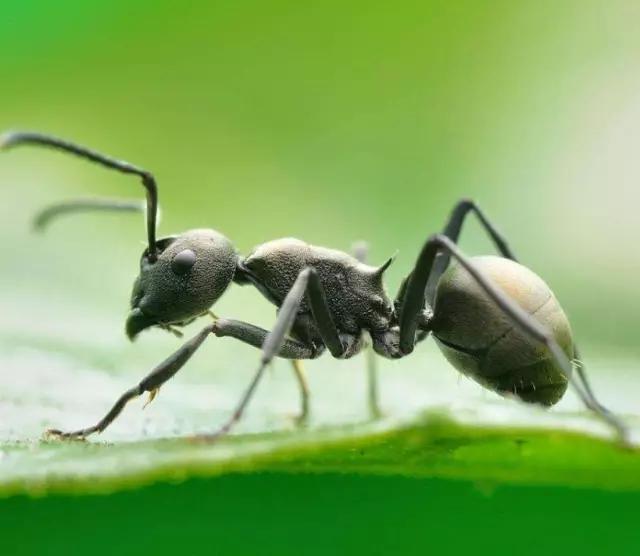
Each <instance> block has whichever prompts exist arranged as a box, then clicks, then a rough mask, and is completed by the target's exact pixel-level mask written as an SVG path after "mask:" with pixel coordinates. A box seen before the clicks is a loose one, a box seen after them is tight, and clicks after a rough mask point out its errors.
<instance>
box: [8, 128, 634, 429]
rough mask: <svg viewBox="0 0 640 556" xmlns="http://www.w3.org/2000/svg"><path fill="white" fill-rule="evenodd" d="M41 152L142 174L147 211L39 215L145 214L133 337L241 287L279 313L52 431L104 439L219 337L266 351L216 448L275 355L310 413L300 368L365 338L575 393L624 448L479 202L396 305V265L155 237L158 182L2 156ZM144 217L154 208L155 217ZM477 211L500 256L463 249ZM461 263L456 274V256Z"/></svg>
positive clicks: (498, 386)
mask: <svg viewBox="0 0 640 556" xmlns="http://www.w3.org/2000/svg"><path fill="white" fill-rule="evenodd" d="M19 145H38V146H43V147H49V148H53V149H57V150H59V151H63V152H66V153H70V154H73V155H76V156H79V157H81V158H84V159H87V160H90V161H92V162H95V163H97V164H99V165H102V166H105V167H107V168H110V169H112V170H116V171H118V172H121V173H124V174H132V175H135V176H138V177H139V178H140V179H141V181H142V185H143V186H144V188H145V190H146V203H145V204H144V205H143V204H141V203H139V202H131V201H121V200H107V199H98V198H97V199H75V200H70V201H67V202H63V203H59V204H56V205H53V206H51V207H48V208H47V209H45V210H44V211H42V212H41V213H40V214H39V215H38V217H37V219H36V226H38V227H40V228H42V227H44V226H45V225H46V224H47V223H48V222H49V221H50V220H51V219H53V218H55V217H57V216H59V215H60V214H64V213H68V212H74V211H87V210H115V211H140V210H143V211H145V212H146V224H147V240H148V246H147V248H146V249H145V250H144V252H143V253H142V257H141V259H140V274H139V276H138V277H137V279H136V281H135V283H134V285H133V292H132V295H131V312H130V313H129V316H128V318H127V321H126V333H127V335H128V337H129V338H130V339H131V340H133V339H134V338H135V337H136V336H137V335H138V334H139V333H140V332H141V331H143V330H145V329H148V328H150V327H154V326H155V327H159V328H162V329H165V330H168V331H171V332H174V333H178V334H179V328H180V327H182V326H184V325H186V324H188V323H191V322H192V321H194V320H195V319H197V318H198V317H200V316H204V315H207V314H210V315H213V313H211V307H212V306H213V305H214V304H215V302H216V301H217V300H218V299H219V298H220V296H221V295H222V294H223V293H224V292H225V291H226V290H227V288H228V287H229V286H230V285H231V283H232V282H235V283H236V284H239V285H252V286H254V287H255V288H257V289H258V291H259V292H260V293H262V295H263V296H264V297H265V298H266V299H267V300H268V301H270V302H271V303H273V304H274V305H275V306H276V307H277V318H276V322H275V324H274V326H273V328H272V329H271V330H270V331H268V330H264V329H262V328H260V327H258V326H255V325H253V324H250V323H247V322H241V321H237V320H231V319H226V318H217V317H215V316H214V322H213V323H212V324H208V325H206V326H205V327H204V328H203V329H202V330H201V331H200V332H199V333H198V334H197V335H195V336H194V337H193V338H191V339H190V340H188V341H187V342H186V343H184V344H183V345H182V346H181V347H180V348H179V349H178V350H177V351H176V352H175V353H173V354H172V355H170V356H169V357H168V358H167V359H165V360H164V361H163V362H162V363H160V364H159V365H158V366H157V367H155V368H154V369H153V370H152V371H151V372H150V373H149V374H148V375H147V376H146V377H145V378H143V379H142V380H141V381H140V382H139V383H138V384H137V385H136V386H134V387H133V388H131V389H129V390H127V391H126V392H125V393H124V394H122V396H121V397H120V398H119V399H118V400H117V401H116V402H115V404H114V405H113V407H112V408H111V410H110V411H109V412H108V413H107V414H106V415H105V416H104V417H103V418H102V419H101V420H100V421H99V422H98V423H97V424H95V425H94V426H91V427H88V428H84V429H80V430H77V431H73V432H62V431H60V430H50V431H48V433H49V434H50V435H53V436H57V437H61V438H80V439H84V438H85V437H87V436H89V435H91V434H93V433H96V432H102V431H103V430H105V429H106V428H107V427H108V426H109V424H110V423H111V422H112V421H113V420H114V419H115V418H116V417H117V416H118V415H119V414H120V412H121V411H122V409H123V408H124V406H125V405H126V404H127V403H128V402H129V401H130V400H131V399H133V398H135V397H138V396H140V395H142V394H143V393H145V392H148V393H149V401H151V400H153V398H154V397H155V395H156V394H157V392H158V390H159V388H160V387H161V386H162V384H164V383H165V382H166V381H167V380H169V379H170V378H171V377H173V376H174V375H175V374H176V373H177V372H178V371H179V370H180V369H181V368H182V367H183V366H184V365H185V363H186V362H187V361H188V360H189V359H190V358H191V356H192V355H193V354H194V353H195V352H196V351H197V350H198V348H199V347H200V346H201V345H202V343H203V342H204V341H205V340H206V339H207V338H209V337H210V336H211V335H214V336H217V337H231V338H235V339H236V340H239V341H241V342H244V343H246V344H250V345H252V346H254V347H256V348H258V349H260V350H261V357H260V363H259V366H258V369H257V371H256V373H255V375H254V377H253V379H252V381H251V382H250V384H249V386H248V388H247V389H246V391H245V392H244V394H243V396H242V398H241V399H240V402H239V403H238V405H237V407H236V409H235V411H234V412H233V414H232V415H231V416H230V418H229V419H228V420H227V421H226V422H225V423H224V424H223V425H222V426H221V427H220V428H219V429H218V430H217V431H216V432H214V433H212V434H207V435H201V436H200V437H198V438H201V439H205V440H214V439H217V438H218V437H220V436H222V435H224V434H226V433H227V432H228V431H229V430H230V429H231V428H232V426H233V425H234V424H235V423H236V422H237V421H238V420H240V418H241V417H242V415H243V413H244V411H245V409H246V407H247V405H248V403H249V401H250V400H251V397H252V395H253V394H254V392H255V390H256V388H257V386H258V383H259V382H260V379H261V377H262V376H263V374H264V371H265V369H266V367H267V365H268V364H269V363H270V362H271V361H272V359H273V358H274V357H276V356H277V357H282V358H285V359H290V360H293V361H294V363H295V369H296V371H297V377H298V380H299V382H300V387H301V391H302V394H303V399H304V401H303V408H306V395H307V390H306V384H305V382H304V375H302V370H301V367H300V366H299V365H297V363H298V362H299V361H300V360H303V359H315V358H317V357H319V356H320V355H322V353H323V352H324V351H325V350H328V351H329V353H331V355H332V356H333V357H335V358H338V359H348V358H350V357H353V356H354V355H356V354H357V353H358V352H360V351H361V350H362V348H363V347H364V346H365V345H366V343H367V342H365V339H364V336H365V334H366V335H368V337H369V339H370V343H371V346H372V348H373V350H374V352H375V353H376V354H377V355H380V356H382V357H386V358H389V359H399V358H401V357H404V356H406V355H409V354H410V353H411V352H412V351H413V349H414V347H415V345H416V344H417V343H418V342H421V341H423V340H425V339H426V338H427V336H428V335H429V334H431V335H432V336H433V337H434V340H435V342H436V343H437V345H438V347H439V348H440V349H441V351H442V352H443V354H444V356H445V357H446V358H447V360H448V361H449V362H450V363H451V364H452V365H453V366H454V367H455V368H457V369H458V370H459V371H460V372H461V373H463V374H465V375H467V376H468V377H470V378H472V379H474V380H475V381H476V382H478V383H479V384H480V385H482V386H483V387H485V388H487V389H489V390H492V391H495V392H497V393H498V394H501V395H503V396H512V397H515V398H518V399H520V400H522V401H524V402H529V403H534V404H540V405H543V406H552V405H554V404H555V403H557V402H558V401H559V400H560V399H561V398H562V396H563V395H564V393H565V391H566V390H567V387H568V384H569V383H571V384H572V385H573V387H574V389H575V391H576V393H577V395H578V396H579V397H580V399H581V400H582V401H583V403H584V404H585V405H586V407H587V408H589V409H590V410H591V411H593V412H594V413H595V414H596V415H597V416H598V417H600V418H601V419H602V420H604V421H605V422H606V423H608V424H609V425H610V426H611V427H612V428H613V429H614V431H615V432H616V433H617V435H618V437H619V438H620V439H621V440H622V441H627V438H628V433H627V429H626V427H625V426H624V425H623V424H622V423H621V422H620V421H619V420H618V418H617V417H616V416H614V415H613V414H612V413H611V412H610V411H609V410H607V409H606V408H605V407H603V406H602V405H601V404H600V403H599V402H598V401H597V400H596V398H595V396H594V393H593V391H592V389H591V387H590V385H589V382H588V380H587V377H586V374H585V371H584V368H583V366H582V365H581V364H576V365H575V368H574V364H573V362H574V359H576V360H577V359H578V358H579V355H578V351H577V348H576V346H575V343H574V341H573V336H572V331H571V327H570V325H569V321H568V319H567V317H566V315H565V313H564V312H563V310H562V308H561V306H560V304H559V303H558V301H557V299H556V297H555V296H554V295H553V293H552V292H551V290H550V289H549V287H548V286H547V285H546V284H545V282H544V281H543V280H542V279H541V278H539V277H538V276H537V275H536V274H534V273H533V272H532V271H531V270H529V269H527V268H526V267H524V266H522V265H521V264H519V263H518V262H517V261H516V257H515V256H514V254H513V251H512V250H511V249H510V247H509V246H508V244H507V242H506V241H505V239H504V238H503V236H502V235H501V234H500V233H499V232H498V231H497V230H496V228H495V227H494V226H493V224H492V223H491V222H490V221H489V219H488V218H487V217H486V216H485V214H484V213H483V212H482V211H481V210H480V208H479V207H478V206H477V205H476V204H475V203H474V202H472V201H470V200H462V201H460V202H459V203H457V204H456V205H455V207H454V209H453V211H452V213H451V215H450V218H449V220H448V222H447V224H446V226H445V228H444V231H443V232H442V233H439V234H434V235H432V236H430V237H429V238H428V239H427V240H426V242H425V244H424V246H423V247H422V250H421V251H420V253H419V255H418V258H417V261H416V263H415V267H414V268H413V270H412V271H411V273H410V274H409V275H408V276H407V277H406V278H405V279H404V281H403V282H402V284H401V286H400V289H399V292H398V294H397V296H396V298H395V300H393V301H392V300H391V299H390V298H389V297H388V295H387V293H386V291H385V287H384V283H383V275H384V272H385V270H386V269H387V268H388V267H389V265H390V264H391V262H392V260H393V258H391V259H389V260H388V261H386V262H385V263H384V264H383V265H382V266H380V267H374V266H370V265H368V264H365V262H364V261H363V260H362V259H363V255H362V249H361V250H360V251H361V252H360V256H359V257H358V256H354V255H350V254H347V253H345V252H341V251H337V250H333V249H328V248H325V247H317V246H313V245H309V244H307V243H305V242H303V241H300V240H297V239H292V238H286V239H277V240H274V241H269V242H267V243H263V244H262V245H259V246H257V247H256V248H254V249H253V251H252V252H251V253H250V254H249V256H247V257H242V256H241V255H239V254H238V253H237V252H236V250H235V248H234V247H233V245H232V243H231V241H230V240H229V239H227V238H226V237H225V236H224V235H222V234H221V233H219V232H217V231H215V230H211V229H198V230H190V231H187V232H184V233H182V234H179V235H173V236H169V237H165V238H162V239H156V219H157V213H158V189H157V186H156V180H155V178H154V176H153V174H151V173H150V172H148V171H146V170H143V169H141V168H138V167H137V166H134V165H132V164H129V163H128V162H124V161H120V160H116V159H114V158H111V157H108V156H105V155H102V154H100V153H98V152H96V151H93V150H90V149H88V148H85V147H82V146H80V145H77V144H74V143H71V142H68V141H64V140H61V139H58V138H55V137H52V136H49V135H44V134H41V133H34V132H10V133H7V134H5V135H4V136H2V137H1V138H0V149H8V148H11V147H15V146H19ZM145 209H146V210H145ZM471 213H473V214H475V215H476V217H477V218H478V219H479V221H480V224H481V225H482V227H483V229H484V230H485V232H486V233H487V234H488V236H489V237H490V238H491V240H492V241H493V243H494V245H495V247H496V249H497V251H498V252H499V253H500V255H501V256H483V257H471V258H469V257H467V256H466V255H465V254H463V252H462V251H461V250H460V249H459V248H458V247H457V241H458V237H459V235H460V231H461V229H462V225H463V223H464V220H465V218H466V217H467V216H468V215H469V214H471ZM452 258H453V259H454V260H455V261H456V263H457V264H453V265H450V262H451V259H452Z"/></svg>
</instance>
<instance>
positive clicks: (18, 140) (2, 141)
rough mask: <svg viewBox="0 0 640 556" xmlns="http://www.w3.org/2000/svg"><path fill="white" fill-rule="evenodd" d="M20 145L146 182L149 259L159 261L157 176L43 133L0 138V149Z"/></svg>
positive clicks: (19, 133)
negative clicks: (59, 153)
mask: <svg viewBox="0 0 640 556" xmlns="http://www.w3.org/2000/svg"><path fill="white" fill-rule="evenodd" d="M19 145H38V146H42V147H49V148H52V149H56V150H59V151H63V152H66V153H70V154H73V155H75V156H79V157H80V158H84V159H87V160H90V161H91V162H95V163H96V164H100V165H101V166H105V167H107V168H110V169H112V170H116V171H118V172H121V173H123V174H133V175H136V176H139V177H140V178H141V179H142V185H143V186H144V188H145V189H146V192H147V239H148V243H149V247H148V248H149V260H150V262H154V261H155V260H156V258H157V249H156V219H157V213H158V188H157V186H156V180H155V178H154V177H153V175H152V174H151V173H150V172H148V171H147V170H143V169H142V168H138V167H137V166H134V165H133V164H129V163H128V162H124V161H123V160H116V159H115V158H111V157H109V156H105V155H103V154H100V153H98V152H96V151H93V150H91V149H88V148H86V147H82V146H80V145H76V144H75V143H71V142H69V141H65V140H63V139H58V138H57V137H52V136H50V135H45V134H43V133H35V132H31V131H14V132H9V133H5V134H4V135H2V136H0V150H4V149H9V148H11V147H16V146H19Z"/></svg>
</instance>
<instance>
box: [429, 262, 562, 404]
mask: <svg viewBox="0 0 640 556" xmlns="http://www.w3.org/2000/svg"><path fill="white" fill-rule="evenodd" d="M472 261H473V263H474V265H475V266H476V267H477V268H479V269H480V270H481V271H482V272H483V273H484V274H485V275H486V276H487V277H489V278H490V279H491V280H492V281H493V283H495V284H496V285H497V286H499V287H500V288H501V289H502V290H503V291H504V292H505V293H506V294H507V295H508V296H509V297H511V298H512V299H513V300H514V301H516V302H517V303H518V305H520V307H521V308H522V309H524V310H525V311H526V312H527V313H529V314H531V315H533V316H535V318H536V320H538V322H539V323H540V324H542V325H543V326H545V327H546V328H547V329H548V330H549V331H550V332H551V333H552V335H553V337H554V338H555V340H556V342H557V343H558V344H559V345H560V347H561V348H562V349H563V351H564V352H565V354H566V355H567V357H568V358H569V359H572V358H573V357H574V345H573V337H572V333H571V326H570V325H569V321H568V319H567V317H566V315H565V313H564V311H563V310H562V307H560V304H559V303H558V300H557V299H556V297H555V296H554V295H553V292H552V291H551V290H550V289H549V287H548V286H547V285H546V284H545V282H544V281H543V280H542V279H541V278H540V277H538V276H537V275H536V274H534V273H533V272H532V271H531V270H529V269H528V268H525V267H524V266H522V265H520V264H518V263H516V262H515V261H512V260H509V259H505V258H501V257H491V256H488V257H474V258H473V259H472ZM432 330H433V335H434V338H435V340H436V342H437V343H438V346H439V347H440V349H441V350H442V352H443V354H444V356H445V357H446V358H447V360H448V361H449V362H450V363H451V364H452V365H453V366H454V367H456V369H458V370H459V371H460V372H461V373H463V374H465V375H467V376H469V377H470V378H472V379H474V380H475V381H476V382H478V383H480V384H481V385H482V386H484V387H485V388H488V389H490V390H494V391H496V392H498V393H500V394H503V395H512V396H516V397H518V398H520V399H521V400H523V401H525V402H530V403H539V404H542V405H545V406H550V405H553V404H555V403H557V402H558V401H559V400H560V398H562V396H563V395H564V392H565V391H566V389H567V385H568V382H567V378H566V377H565V375H564V373H563V372H562V369H561V368H560V367H559V365H558V364H557V363H556V360H555V359H554V358H553V357H552V356H551V354H550V352H549V351H548V349H547V348H546V347H545V346H544V345H543V344H541V343H540V342H538V341H536V340H534V339H532V338H531V336H529V335H527V334H526V333H524V332H523V331H522V330H520V329H519V328H518V327H517V326H515V325H514V324H513V321H512V320H510V319H509V318H507V317H506V316H505V314H504V312H503V311H502V310H501V309H500V308H499V307H498V306H497V305H496V303H495V302H494V301H492V300H491V299H490V298H489V297H488V296H487V294H486V293H485V292H484V290H483V289H482V288H481V287H480V286H479V285H478V284H477V282H476V281H475V280H474V279H473V278H472V277H471V276H470V275H469V273H468V272H467V271H466V270H464V269H463V268H462V267H461V266H459V265H457V264H454V265H452V266H451V267H450V268H449V270H448V271H447V272H446V273H445V274H444V275H443V276H442V278H441V280H440V282H439V284H438V288H437V292H436V299H435V314H434V320H433V327H432Z"/></svg>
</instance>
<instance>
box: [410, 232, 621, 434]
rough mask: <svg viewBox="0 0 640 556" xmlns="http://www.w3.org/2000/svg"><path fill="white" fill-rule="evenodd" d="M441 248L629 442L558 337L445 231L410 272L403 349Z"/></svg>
mask: <svg viewBox="0 0 640 556" xmlns="http://www.w3.org/2000/svg"><path fill="white" fill-rule="evenodd" d="M440 250H446V251H447V252H448V253H449V254H450V255H451V256H453V257H454V258H455V259H456V260H457V261H458V263H460V265H461V266H462V267H463V268H464V269H465V270H466V271H467V272H468V273H469V274H470V275H471V276H472V277H473V278H474V279H475V281H476V282H477V283H478V285H479V286H480V287H481V288H482V289H483V290H484V291H485V293H486V294H487V295H488V296H489V297H490V298H491V299H492V300H493V301H494V302H495V303H496V305H498V307H500V309H502V311H503V312H504V314H505V315H506V316H508V317H509V318H510V319H511V320H512V321H513V323H514V324H515V325H516V326H518V327H519V328H520V329H521V330H522V331H523V332H524V333H526V334H528V335H529V336H531V337H532V338H533V339H535V340H537V341H539V342H540V343H542V344H544V345H545V346H546V348H547V349H548V350H549V352H550V353H551V355H552V356H553V357H554V359H555V360H556V362H557V363H558V365H559V366H560V368H561V369H562V371H563V373H564V375H565V377H566V379H567V381H568V382H569V383H570V384H572V385H573V388H574V390H575V391H576V393H577V394H578V397H579V398H580V399H581V400H582V402H583V403H584V404H585V406H586V407H587V408H588V409H590V410H591V411H593V412H594V413H595V414H596V415H597V416H598V417H600V418H601V419H602V420H603V421H605V422H606V423H607V424H609V425H610V426H611V427H612V428H613V429H614V430H615V431H616V433H617V435H618V437H619V438H620V440H621V441H622V442H623V443H627V442H628V430H627V428H626V426H625V425H624V424H623V423H622V422H621V421H620V420H619V419H618V418H617V417H616V416H615V415H613V413H611V412H610V411H608V410H607V409H605V408H604V407H603V406H602V405H601V404H600V403H599V402H598V400H597V399H596V398H595V396H594V395H593V392H592V391H591V389H590V388H588V387H585V385H584V384H582V383H581V382H580V381H579V380H577V379H576V378H575V376H574V374H573V365H572V364H571V360H570V359H569V358H568V357H567V355H566V354H565V352H564V351H563V350H562V348H561V347H560V346H559V345H558V343H557V342H556V341H555V339H554V337H553V335H552V334H551V333H550V332H549V331H548V330H547V328H546V327H544V326H543V325H541V324H540V323H539V322H538V321H537V320H536V319H535V318H534V317H532V316H531V315H530V314H528V313H527V312H525V311H524V310H523V309H522V308H521V307H520V306H519V305H518V304H517V303H515V302H514V301H513V300H512V299H511V298H510V297H508V296H507V295H506V294H505V293H504V292H503V291H502V290H501V289H500V288H499V287H497V286H496V285H494V284H493V283H492V282H491V281H490V280H489V279H488V278H487V277H486V276H485V275H484V274H483V273H482V272H481V271H480V270H478V269H477V268H476V266H475V265H474V264H473V263H472V262H471V261H470V260H469V259H468V258H467V256H466V255H464V254H463V253H462V251H460V250H459V249H458V247H457V246H456V244H455V243H454V242H453V241H451V239H449V238H448V237H447V236H444V235H442V234H438V235H434V236H431V237H430V238H429V239H428V240H427V242H426V243H425V245H424V247H423V248H422V251H421V252H420V255H419V256H418V260H417V262H416V266H415V269H414V271H413V272H412V273H411V275H410V277H409V280H408V284H407V286H406V293H405V296H404V300H403V309H402V314H401V320H400V350H401V351H402V353H403V354H405V355H406V354H408V353H411V351H412V350H413V344H414V342H415V339H414V337H415V331H416V328H417V324H418V321H419V316H420V313H421V311H422V307H423V306H424V287H425V284H426V283H427V280H428V279H429V275H430V274H431V271H432V269H433V265H434V260H435V258H436V255H437V253H438V252H439V251H440Z"/></svg>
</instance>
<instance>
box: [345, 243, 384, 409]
mask: <svg viewBox="0 0 640 556" xmlns="http://www.w3.org/2000/svg"><path fill="white" fill-rule="evenodd" d="M351 252H352V253H353V256H354V257H355V258H356V259H358V260H359V261H360V262H361V263H366V262H367V259H368V257H369V244H368V243H367V242H366V241H358V242H356V243H354V244H353V245H352V246H351ZM365 357H366V362H367V363H366V365H367V401H368V406H369V415H370V416H371V418H372V419H379V418H380V417H381V416H382V411H381V410H380V402H379V395H378V359H377V357H376V352H375V351H374V350H373V346H372V345H371V342H369V345H367V349H366V353H365Z"/></svg>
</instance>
